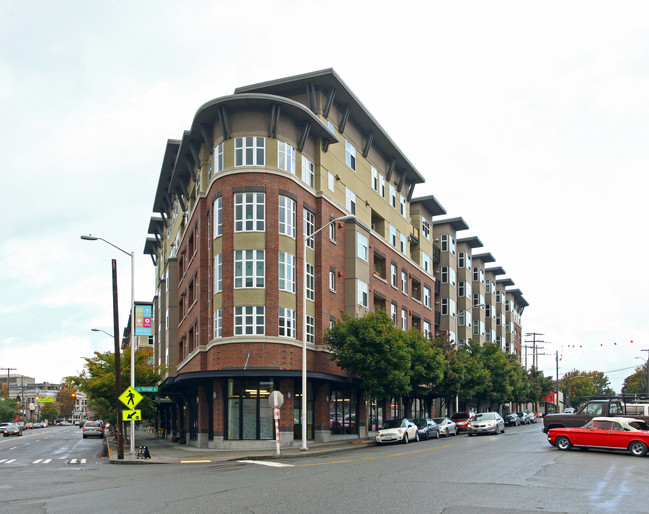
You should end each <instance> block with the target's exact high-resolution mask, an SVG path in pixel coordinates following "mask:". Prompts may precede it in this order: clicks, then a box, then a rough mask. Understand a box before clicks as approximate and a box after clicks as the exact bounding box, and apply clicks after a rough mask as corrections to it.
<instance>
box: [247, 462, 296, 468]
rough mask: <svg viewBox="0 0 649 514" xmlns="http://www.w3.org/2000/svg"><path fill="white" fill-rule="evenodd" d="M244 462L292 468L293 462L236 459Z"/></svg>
mask: <svg viewBox="0 0 649 514" xmlns="http://www.w3.org/2000/svg"><path fill="white" fill-rule="evenodd" d="M237 462H242V463H244V464H259V465H260V466H270V467H271V468H292V467H294V466H295V465H294V464H282V463H281V462H273V461H270V460H238V461H237Z"/></svg>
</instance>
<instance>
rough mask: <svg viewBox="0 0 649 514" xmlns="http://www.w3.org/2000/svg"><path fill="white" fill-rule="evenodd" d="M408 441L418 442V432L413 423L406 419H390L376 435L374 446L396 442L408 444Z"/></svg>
mask: <svg viewBox="0 0 649 514" xmlns="http://www.w3.org/2000/svg"><path fill="white" fill-rule="evenodd" d="M409 441H419V431H418V430H417V425H415V422H414V421H412V420H411V419H408V418H403V419H390V420H388V421H386V422H384V423H383V427H381V428H380V429H379V433H378V434H377V435H376V444H383V443H398V442H402V443H404V444H408V442H409Z"/></svg>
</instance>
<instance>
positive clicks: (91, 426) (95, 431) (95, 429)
mask: <svg viewBox="0 0 649 514" xmlns="http://www.w3.org/2000/svg"><path fill="white" fill-rule="evenodd" d="M90 436H97V437H101V438H103V437H104V424H103V423H102V422H101V421H86V422H85V424H84V425H83V438H84V439H85V438H86V437H90Z"/></svg>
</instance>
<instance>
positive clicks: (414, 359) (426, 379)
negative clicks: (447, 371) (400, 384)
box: [405, 330, 445, 397]
mask: <svg viewBox="0 0 649 514" xmlns="http://www.w3.org/2000/svg"><path fill="white" fill-rule="evenodd" d="M405 341H406V344H407V346H408V348H409V349H410V361H411V366H410V388H411V390H412V394H413V396H419V397H421V396H429V395H430V394H431V393H432V392H433V390H434V389H435V388H436V387H437V385H438V384H439V383H440V382H441V381H442V378H443V377H444V364H445V362H444V356H443V354H442V350H440V349H439V348H437V347H435V346H434V345H433V344H432V343H431V341H430V340H429V339H428V338H427V337H425V336H424V335H423V334H422V333H421V332H419V331H418V330H411V331H409V332H406V334H405Z"/></svg>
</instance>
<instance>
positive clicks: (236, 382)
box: [225, 378, 275, 440]
mask: <svg viewBox="0 0 649 514" xmlns="http://www.w3.org/2000/svg"><path fill="white" fill-rule="evenodd" d="M273 389H275V387H274V384H273V380H272V379H269V378H262V379H257V378H245V379H238V378H230V379H228V383H227V394H228V400H227V402H228V403H227V407H226V408H227V420H228V424H227V426H226V427H225V429H226V434H225V435H226V437H227V439H228V440H240V439H248V440H250V439H252V440H254V439H258V440H259V439H273V437H274V434H275V429H274V428H275V425H274V422H273V409H272V407H271V406H270V405H269V404H268V396H269V395H270V393H271V391H273Z"/></svg>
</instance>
